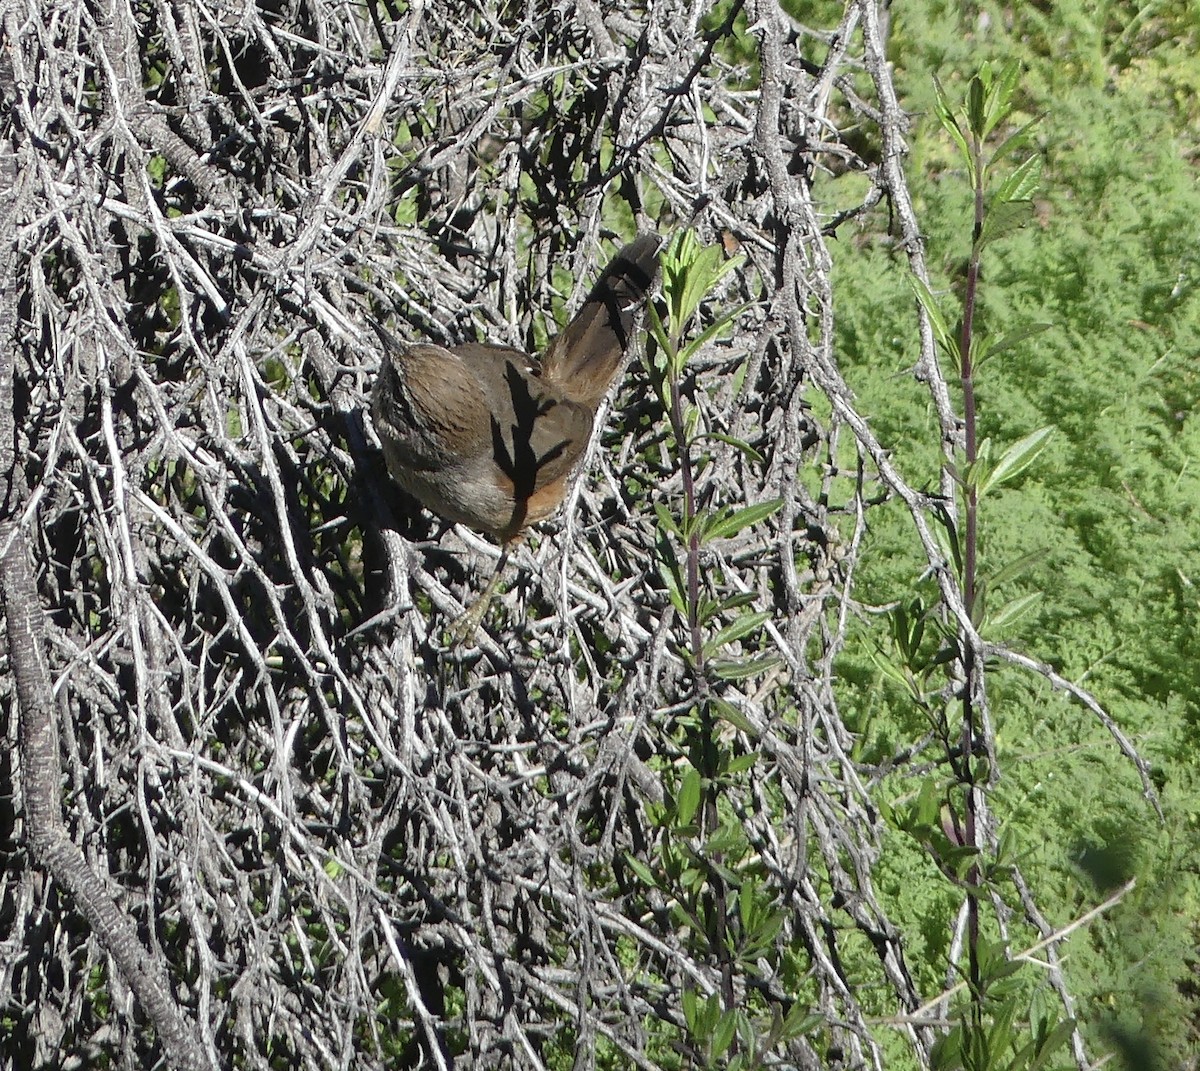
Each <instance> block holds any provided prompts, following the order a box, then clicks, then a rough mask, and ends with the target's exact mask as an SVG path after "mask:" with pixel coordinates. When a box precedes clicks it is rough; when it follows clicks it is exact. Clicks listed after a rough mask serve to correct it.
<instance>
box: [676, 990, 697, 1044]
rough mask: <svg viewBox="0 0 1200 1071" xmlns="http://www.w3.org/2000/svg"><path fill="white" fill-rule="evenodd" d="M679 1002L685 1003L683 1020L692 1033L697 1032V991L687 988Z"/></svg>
mask: <svg viewBox="0 0 1200 1071" xmlns="http://www.w3.org/2000/svg"><path fill="white" fill-rule="evenodd" d="M679 1002H680V1003H681V1004H682V1005H683V1020H684V1022H685V1023H687V1028H688V1030H689V1031H691V1033H693V1034H695V1033H696V1023H697V1019H696V991H695V990H694V989H685V990H684V991H683V993H682V994H681V995H680V999H679Z"/></svg>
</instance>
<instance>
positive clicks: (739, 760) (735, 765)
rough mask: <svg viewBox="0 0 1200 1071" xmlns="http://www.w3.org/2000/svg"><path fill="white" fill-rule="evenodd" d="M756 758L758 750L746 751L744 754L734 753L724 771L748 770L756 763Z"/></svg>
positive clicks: (736, 772)
mask: <svg viewBox="0 0 1200 1071" xmlns="http://www.w3.org/2000/svg"><path fill="white" fill-rule="evenodd" d="M758 759H759V752H757V751H747V752H746V754H744V755H735V756H734V757H733V758H732V759H730V760H729V765H728V766H726V767H725V773H727V774H740V773H745V771H747V770H749V769H750V768H751V767H753V766H755V765H756V764H757V763H758Z"/></svg>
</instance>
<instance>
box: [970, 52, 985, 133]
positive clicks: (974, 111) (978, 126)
mask: <svg viewBox="0 0 1200 1071" xmlns="http://www.w3.org/2000/svg"><path fill="white" fill-rule="evenodd" d="M985 69H986V67H985ZM985 92H986V90H985V87H984V84H983V78H981V77H980V75H978V74H977V75H975V77H974V78H972V79H971V82H970V84H969V85H968V86H967V129H968V130H969V131H970V132H971V133H972V134H973V135H974V137H975V138H976V139H978V140H981V141H982V140H983V133H984V109H983V103H984V94H985Z"/></svg>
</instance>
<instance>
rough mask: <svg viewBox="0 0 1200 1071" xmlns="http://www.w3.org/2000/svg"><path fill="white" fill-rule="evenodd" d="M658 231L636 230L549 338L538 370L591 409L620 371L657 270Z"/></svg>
mask: <svg viewBox="0 0 1200 1071" xmlns="http://www.w3.org/2000/svg"><path fill="white" fill-rule="evenodd" d="M661 245H662V242H661V240H660V239H659V237H658V235H657V234H649V233H648V234H639V235H638V236H637V237H636V238H635V239H634V240H633V241H632V242H630V243H629V244H628V245H627V246H625V247H624V248H623V249H622V250H621V251H620V252H619V253H618V254H617V255H616V256H615V257H614V258H613V259H612V261H611V262H610V263H609V265H608V267H607V268H605V269H604V273H603V274H602V275H601V276H600V279H599V280H598V281H597V283H596V285H595V286H594V287H592V292H591V293H590V294H588V299H587V301H585V302H584V304H583V308H581V309H580V310H579V312H578V314H577V315H576V316H575V319H573V320H572V321H571V322H570V323H569V324H568V325H567V327H566V330H564V331H563V333H562V334H561V335H559V336H558V337H557V338H555V339H554V341H553V342H551V343H550V347H549V349H548V350H547V351H546V356H545V357H544V358H543V360H542V375H543V377H544V378H545V379H546V380H548V381H549V382H551V383H553V384H555V385H556V386H557V387H558V388H559V389H560V390H561V391H562V392H563V394H565V395H566V396H567V397H568V398H570V399H571V400H572V401H574V402H578V403H579V404H580V405H587V406H589V407H591V408H592V409H595V408H596V406H598V405H599V404H600V399H601V398H603V397H604V394H605V392H606V391H607V390H608V386H609V384H610V383H611V382H612V381H613V379H614V378H615V376H616V374H617V373H618V372H619V371H620V370H621V366H622V364H623V362H624V356H625V350H626V348H627V347H628V345H629V340H630V335H631V334H632V332H633V329H634V325H635V323H636V321H637V318H638V314H639V313H640V312H641V308H642V305H643V304H644V303H645V300H646V295H647V294H648V293H649V292H650V287H651V286H653V285H654V277H655V276H656V275H657V274H658V250H659V247H660V246H661Z"/></svg>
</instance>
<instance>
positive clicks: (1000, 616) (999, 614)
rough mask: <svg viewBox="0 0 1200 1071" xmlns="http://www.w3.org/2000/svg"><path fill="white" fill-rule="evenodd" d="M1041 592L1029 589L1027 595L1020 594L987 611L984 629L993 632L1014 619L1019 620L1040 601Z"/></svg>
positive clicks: (1011, 622) (1009, 623)
mask: <svg viewBox="0 0 1200 1071" xmlns="http://www.w3.org/2000/svg"><path fill="white" fill-rule="evenodd" d="M1042 594H1043V593H1042V592H1040V591H1031V592H1030V593H1029V594H1028V595H1022V596H1020V597H1019V598H1016V599H1013V600H1012V601H1011V602H1007V603H1005V604H1004V605H1003V606H1001V607H1000V609H999V610H997V611H996V612H995V613H989V614H988V619H987V622H986V631H987V632H989V633H994V632H996V631H997V630H998V629H1002V628H1006V627H1007V626H1008V625H1011V624H1013V623H1014V622H1015V621H1019V620H1020V619H1021V618H1022V617H1024V616H1025V615H1026V614H1027V613H1029V611H1030V610H1032V609H1033V608H1034V607H1035V606H1036V605H1037V604H1038V603H1039V602H1041V601H1042Z"/></svg>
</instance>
